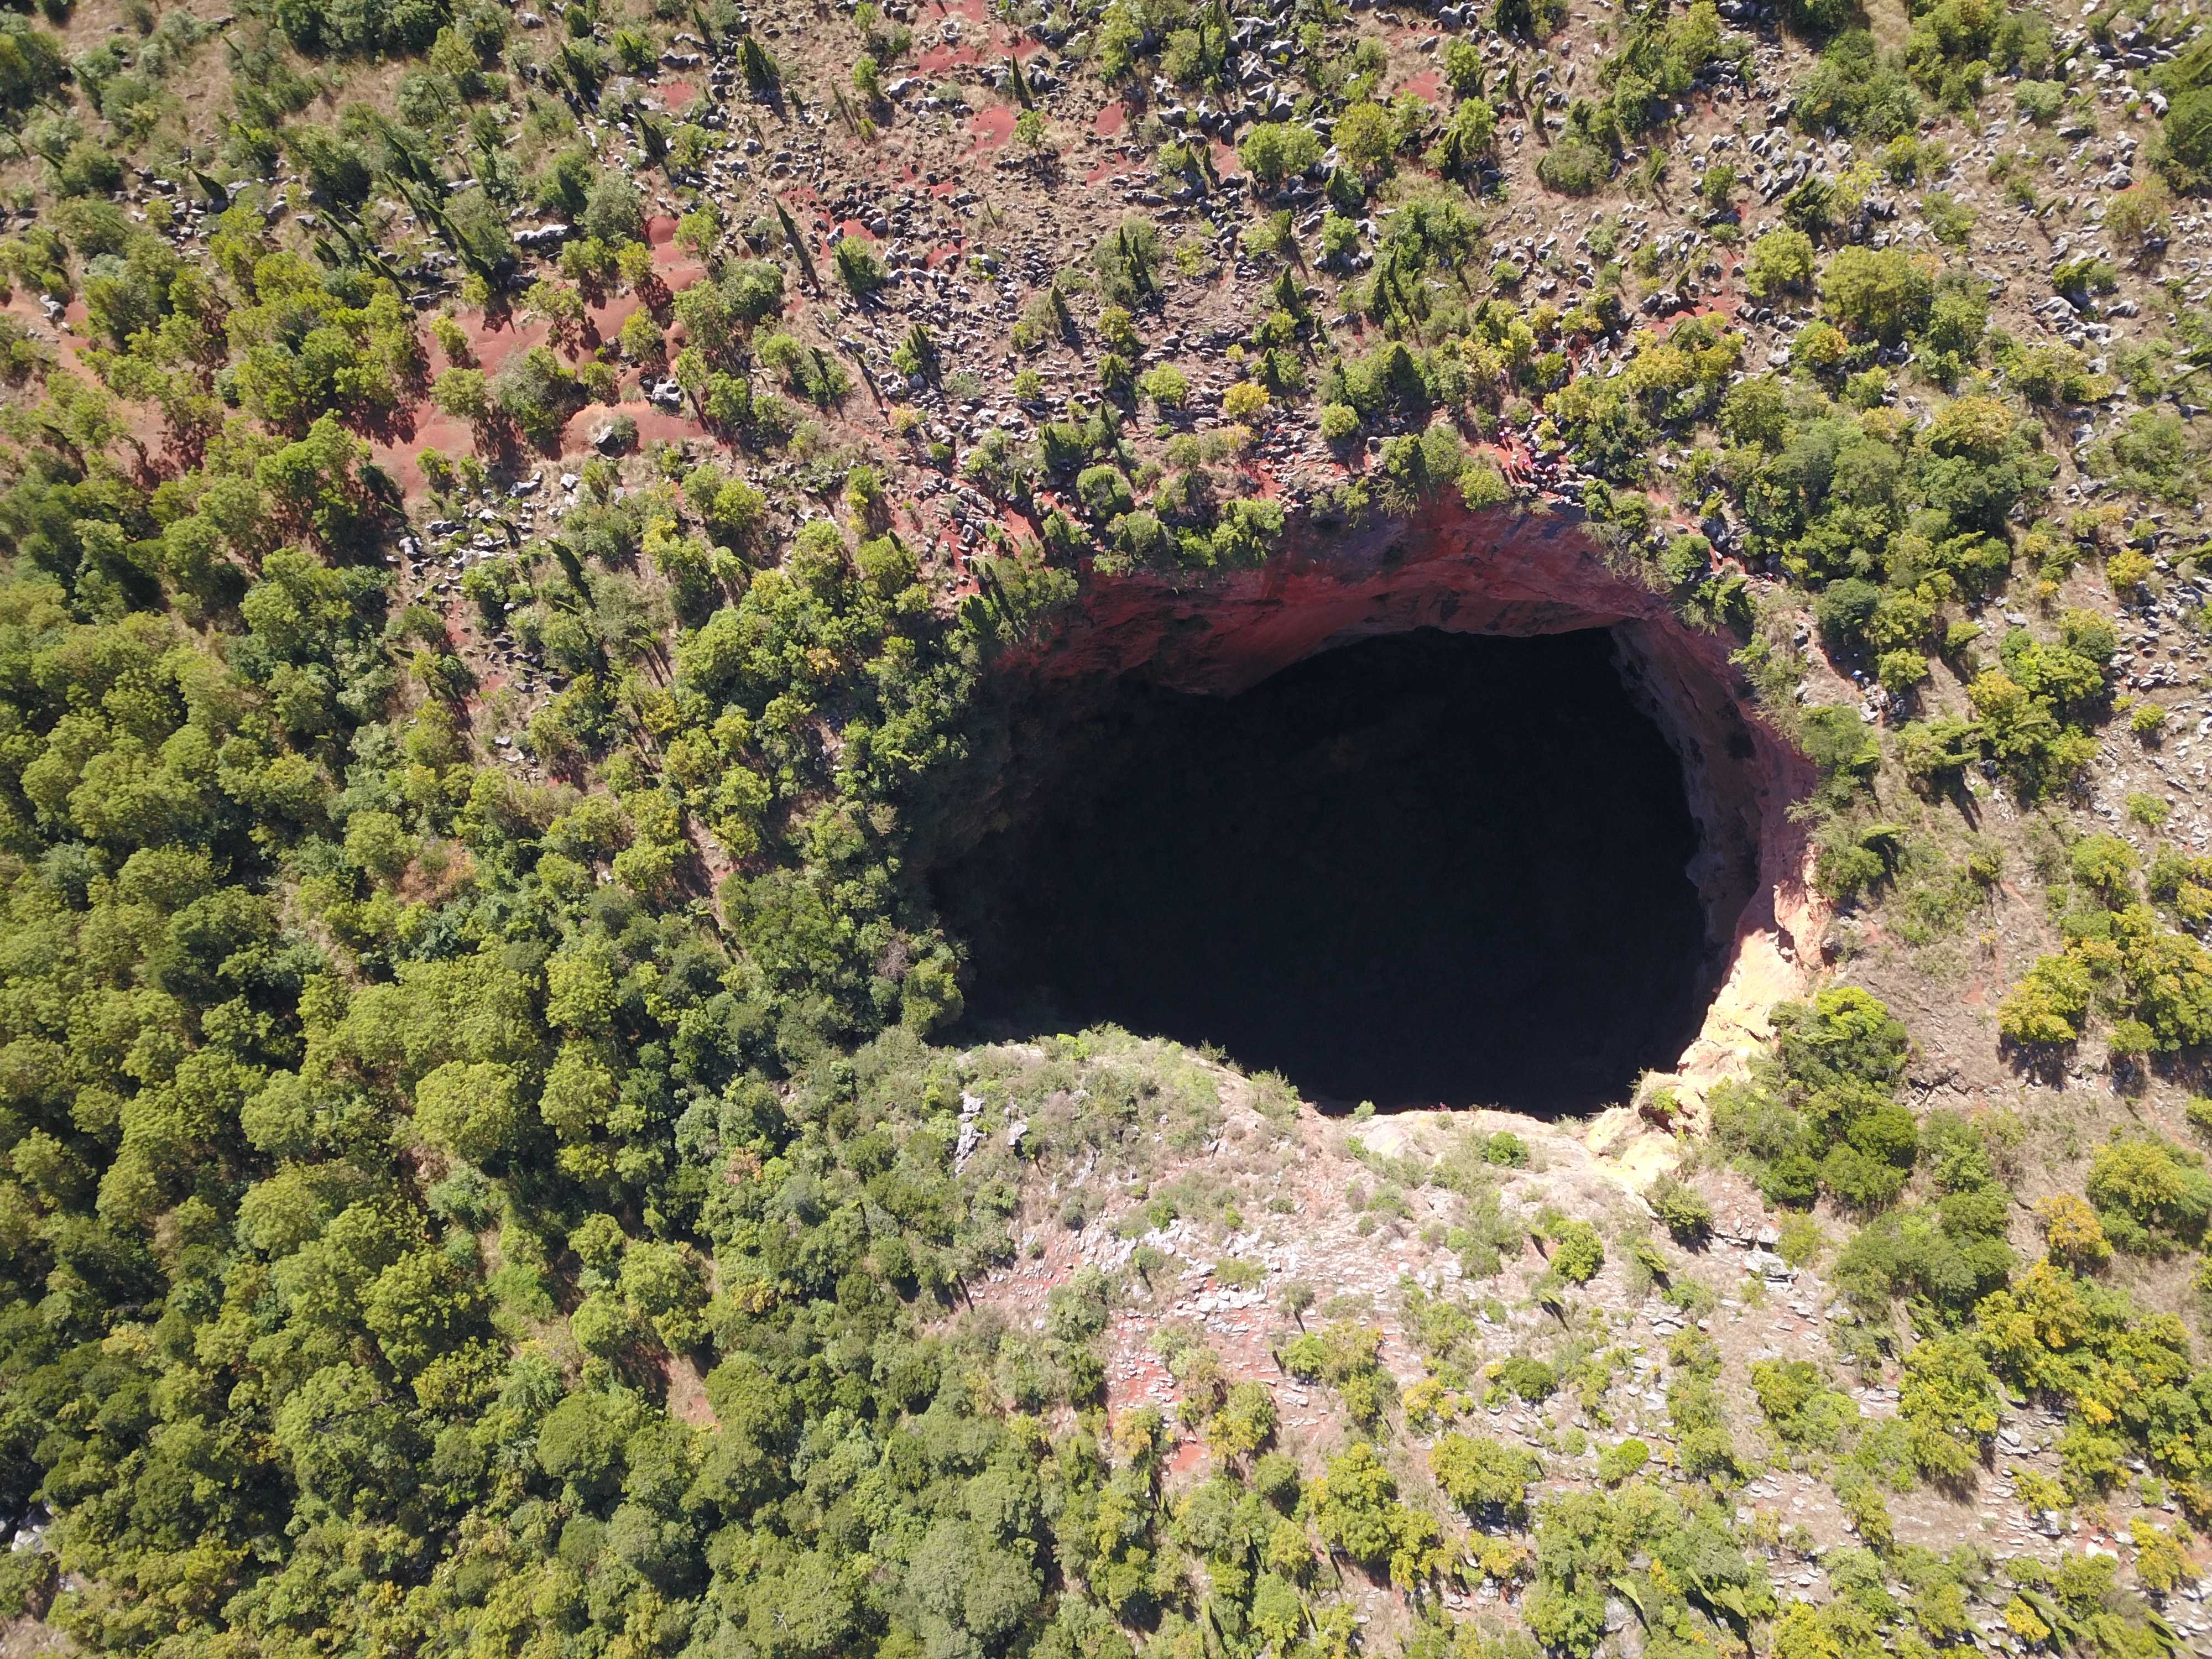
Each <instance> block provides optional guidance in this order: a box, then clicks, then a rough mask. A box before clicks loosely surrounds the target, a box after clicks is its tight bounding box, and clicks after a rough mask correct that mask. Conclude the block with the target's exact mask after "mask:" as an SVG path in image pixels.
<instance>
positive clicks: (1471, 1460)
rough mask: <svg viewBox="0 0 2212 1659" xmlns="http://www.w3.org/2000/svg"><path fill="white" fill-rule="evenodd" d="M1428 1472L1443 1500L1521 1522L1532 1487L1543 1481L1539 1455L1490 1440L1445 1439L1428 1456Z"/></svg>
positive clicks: (1455, 1436)
mask: <svg viewBox="0 0 2212 1659" xmlns="http://www.w3.org/2000/svg"><path fill="white" fill-rule="evenodd" d="M1429 1471H1430V1473H1431V1474H1433V1475H1435V1476H1436V1480H1437V1486H1440V1487H1442V1488H1443V1494H1444V1496H1445V1497H1447V1498H1450V1499H1451V1501H1452V1502H1453V1503H1455V1504H1458V1505H1459V1507H1460V1508H1462V1509H1463V1510H1467V1511H1468V1512H1469V1513H1470V1514H1474V1515H1478V1516H1486V1517H1489V1518H1492V1519H1496V1520H1501V1521H1505V1522H1516V1523H1517V1522H1519V1521H1520V1520H1521V1518H1522V1516H1523V1515H1525V1514H1526V1512H1527V1509H1528V1488H1529V1486H1531V1485H1533V1484H1534V1482H1536V1481H1538V1480H1541V1479H1542V1478H1543V1474H1544V1466H1543V1465H1542V1464H1541V1463H1540V1462H1537V1460H1536V1457H1535V1455H1534V1453H1531V1452H1526V1451H1523V1450H1522V1449H1520V1448H1519V1447H1518V1446H1509V1445H1506V1444H1505V1443H1504V1442H1502V1441H1498V1440H1493V1439H1492V1438H1491V1437H1489V1436H1487V1435H1465V1434H1457V1433H1453V1434H1447V1435H1444V1436H1443V1437H1440V1438H1439V1439H1438V1440H1437V1443H1436V1445H1435V1446H1434V1447H1432V1448H1431V1449H1430V1452H1429Z"/></svg>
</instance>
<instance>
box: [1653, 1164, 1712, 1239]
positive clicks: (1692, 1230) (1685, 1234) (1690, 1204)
mask: <svg viewBox="0 0 2212 1659" xmlns="http://www.w3.org/2000/svg"><path fill="white" fill-rule="evenodd" d="M1649 1197H1650V1204H1651V1210H1652V1213H1653V1214H1655V1215H1656V1216H1657V1217H1658V1218H1659V1222H1660V1225H1662V1226H1663V1227H1665V1228H1666V1229H1667V1231H1668V1232H1669V1233H1671V1234H1673V1235H1674V1238H1675V1240H1676V1242H1677V1243H1683V1244H1694V1243H1699V1241H1701V1240H1702V1239H1704V1237H1705V1235H1706V1234H1708V1233H1710V1232H1711V1231H1712V1227H1713V1206H1711V1204H1710V1203H1709V1202H1707V1201H1706V1199H1705V1194H1703V1193H1700V1192H1699V1191H1698V1190H1697V1189H1696V1188H1692V1187H1686V1186H1684V1185H1683V1184H1682V1183H1681V1182H1679V1181H1677V1180H1675V1179H1674V1177H1673V1176H1662V1178H1661V1179H1659V1180H1658V1181H1656V1182H1653V1183H1652V1186H1651V1191H1650V1194H1649Z"/></svg>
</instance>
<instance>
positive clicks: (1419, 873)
mask: <svg viewBox="0 0 2212 1659" xmlns="http://www.w3.org/2000/svg"><path fill="white" fill-rule="evenodd" d="M1014 735H1015V741H1014V743H1013V744H1012V746H1011V752H1012V754H1013V755H1014V756H1015V757H1016V759H1015V760H1014V761H1013V762H1012V763H1011V764H1010V767H1009V771H1008V775H1007V776H1006V778H1004V779H1002V780H1001V782H1000V796H999V799H998V805H999V807H1000V816H999V817H998V818H997V819H996V820H995V821H994V827H993V828H992V829H991V830H990V831H989V832H988V833H987V834H985V835H984V836H982V837H981V840H980V841H977V842H973V843H971V844H970V846H969V848H967V849H966V851H965V852H964V853H963V854H961V855H960V856H958V857H957V859H954V860H951V861H948V862H945V863H943V864H940V865H939V866H938V867H937V869H936V871H935V872H934V877H933V888H934V894H935V897H936V900H937V902H938V904H939V908H940V910H941V911H942V913H943V915H944V917H945V921H946V923H947V924H948V926H949V927H951V929H952V930H953V931H954V932H955V933H957V935H958V936H959V937H961V938H962V939H964V940H965V941H966V943H967V945H968V949H969V976H968V977H969V1019H970V1023H971V1024H973V1025H974V1026H975V1028H976V1029H977V1030H978V1031H979V1032H987V1033H990V1034H994V1035H1005V1034H1007V1033H1010V1032H1011V1033H1016V1034H1018V1033H1023V1032H1030V1033H1034V1032H1037V1031H1045V1030H1075V1029H1079V1027H1082V1026H1085V1025H1089V1024H1100V1023H1108V1022H1110V1023H1113V1024H1119V1025H1121V1026H1124V1027H1127V1029H1129V1030H1133V1031H1136V1032H1139V1033H1140V1034H1144V1035H1148V1036H1168V1037H1174V1038H1177V1039H1180V1040H1182V1041H1184V1042H1190V1043H1194V1044H1198V1043H1212V1044H1215V1045H1218V1047H1219V1048H1221V1049H1222V1050H1223V1051H1225V1053H1226V1054H1228V1055H1229V1056H1230V1057H1231V1059H1233V1060H1236V1061H1237V1062H1238V1063H1239V1064H1240V1065H1242V1066H1245V1067H1246V1068H1247V1069H1249V1070H1254V1071H1258V1070H1263V1069H1273V1070H1279V1071H1280V1072H1282V1073H1284V1074H1285V1075H1286V1076H1287V1077H1288V1078H1289V1079H1291V1082H1292V1083H1293V1084H1294V1085H1297V1087H1298V1088H1299V1090H1300V1091H1302V1092H1303V1093H1304V1094H1306V1095H1307V1096H1308V1097H1312V1098H1316V1099H1318V1100H1322V1101H1323V1102H1326V1103H1341V1104H1349V1103H1353V1102H1357V1101H1361V1100H1371V1101H1373V1102H1375V1103H1376V1105H1377V1106H1378V1107H1383V1108H1385V1109H1389V1108H1401V1107H1407V1106H1414V1105H1435V1104H1440V1103H1441V1104H1447V1105H1470V1104H1485V1105H1498V1106H1504V1107H1509V1108H1511V1109H1516V1110H1521V1111H1527V1112H1532V1113H1537V1114H1541V1115H1547V1116H1564V1115H1581V1114H1583V1113H1587V1112H1589V1111H1593V1110H1595V1109H1599V1108H1601V1107H1602V1106H1604V1105H1606V1104H1607V1103H1611V1102H1613V1101H1616V1100H1619V1099H1621V1098H1623V1097H1625V1096H1626V1093H1627V1091H1628V1090H1629V1088H1630V1086H1631V1085H1632V1083H1633V1082H1634V1079H1635V1078H1636V1077H1637V1075H1638V1073H1640V1072H1642V1071H1644V1069H1646V1068H1649V1067H1654V1066H1657V1067H1665V1066H1671V1065H1672V1064H1673V1063H1674V1060H1675V1059H1676V1057H1677V1056H1678V1055H1679V1054H1680V1052H1681V1050H1682V1048H1684V1046H1685V1045H1686V1043H1687V1042H1689V1040H1690V1039H1691V1037H1692V1036H1694V1035H1695V1033H1696V1030H1697V1027H1698V1024H1699V1018H1700V1015H1701V1012H1702V1009H1703V1005H1704V1001H1705V996H1706V995H1707V994H1708V993H1709V992H1710V991H1711V986H1712V978H1713V975H1712V972H1711V967H1712V957H1711V952H1710V951H1708V948H1707V932H1706V925H1705V916H1704V915H1703V911H1702V908H1701V905H1700V902H1699V896H1698V893H1697V890H1696V889H1695V888H1694V887H1693V886H1692V883H1691V880H1690V878H1689V877H1688V876H1687V875H1686V872H1685V866H1686V864H1687V863H1688V862H1689V860H1691V858H1692V856H1693V855H1694V854H1696V852H1697V850H1698V829H1697V825H1696V823H1695V822H1694V821H1693V819H1692V816H1691V812H1690V810H1689V806H1688V804H1687V801H1686V796H1685V792H1684V786H1683V775H1682V769H1681V765H1680V761H1679V760H1678V759H1677V757H1676V756H1675V754H1674V751H1673V750H1672V749H1671V748H1670V747H1669V746H1668V743H1667V741H1666V739H1665V738H1664V737H1663V736H1662V734H1661V732H1660V731H1659V729H1658V727H1657V726H1656V725H1655V724H1654V723H1653V721H1652V720H1651V719H1650V716H1649V715H1648V714H1645V713H1644V712H1643V710H1642V709H1641V708H1638V705H1637V704H1636V702H1634V701H1632V698H1631V696H1630V695H1629V693H1628V691H1627V690H1626V688H1625V686H1624V684H1623V682H1622V679H1621V677H1620V672H1619V671H1618V670H1617V669H1616V667H1615V665H1614V661H1613V641H1612V640H1611V637H1610V636H1609V635H1607V633H1605V632H1603V631H1601V630H1597V629H1589V630H1584V631H1581V632H1576V633H1568V634H1557V635H1544V636H1539V637H1534V638H1504V637H1496V636H1489V635H1469V634H1452V633H1444V632H1440V631H1437V630H1435V629H1421V630H1418V631H1415V632H1411V633H1403V634H1397V635H1389V636H1386V637H1380V638H1370V639H1366V640H1363V641H1358V642H1356V643H1352V644H1348V645H1345V646H1341V647H1337V648H1335V649H1333V650H1329V651H1326V652H1323V653H1321V654H1319V655H1316V656H1313V657H1310V658H1308V659H1306V660H1304V661H1303V662H1300V663H1297V664H1295V665H1292V666H1291V667H1289V668H1286V669H1285V670H1283V671H1280V672H1279V673H1277V674H1275V675H1274V676H1273V677H1272V678H1268V679H1266V680H1264V681H1262V682H1261V684H1258V685H1255V686H1254V687H1252V688H1251V689H1250V690H1246V691H1243V692H1242V693H1240V694H1238V695H1237V696H1225V697H1224V696H1193V695H1189V694H1187V693H1182V692H1176V691H1169V690H1160V689H1158V687H1155V686H1152V685H1148V684H1144V683H1142V682H1140V681H1139V680H1137V679H1134V678H1123V679H1121V680H1117V681H1114V682H1112V683H1110V684H1105V685H1102V686H1094V687H1092V688H1091V690H1090V693H1089V695H1087V696H1083V697H1080V698H1077V699H1074V700H1072V701H1071V702H1069V703H1067V704H1066V705H1065V706H1063V707H1061V708H1058V709H1056V710H1053V711H1050V712H1045V711H1036V710H1032V711H1030V714H1029V715H1028V716H1027V717H1026V718H1024V719H1018V720H1016V721H1015V734H1014Z"/></svg>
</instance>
